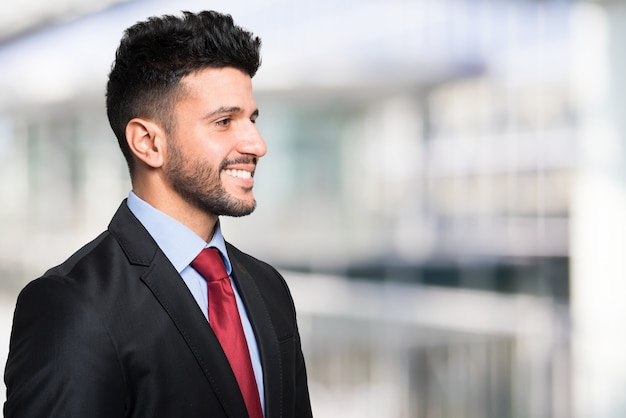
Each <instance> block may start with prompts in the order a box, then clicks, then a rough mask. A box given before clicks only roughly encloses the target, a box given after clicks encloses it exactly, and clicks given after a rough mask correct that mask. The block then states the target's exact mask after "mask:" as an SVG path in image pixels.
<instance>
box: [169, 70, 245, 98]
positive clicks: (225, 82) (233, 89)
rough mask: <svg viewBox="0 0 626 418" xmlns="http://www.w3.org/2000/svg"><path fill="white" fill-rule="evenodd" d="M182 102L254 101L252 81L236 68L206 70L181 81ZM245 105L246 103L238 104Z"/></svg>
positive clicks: (194, 73)
mask: <svg viewBox="0 0 626 418" xmlns="http://www.w3.org/2000/svg"><path fill="white" fill-rule="evenodd" d="M180 86H181V87H182V93H183V94H182V97H181V99H182V100H185V99H191V100H196V101H202V102H205V103H209V102H216V104H218V105H220V106H221V105H224V104H225V103H223V102H224V101H231V100H236V101H238V102H241V101H243V102H246V101H251V100H252V101H253V100H254V99H253V96H252V79H251V78H250V76H249V75H248V74H246V73H244V72H242V71H240V70H238V69H236V68H232V67H224V68H205V69H202V70H199V71H196V72H193V73H191V74H188V75H186V76H185V77H183V78H182V79H181V81H180ZM233 104H235V103H233ZM236 104H238V105H240V106H241V105H243V104H244V103H236Z"/></svg>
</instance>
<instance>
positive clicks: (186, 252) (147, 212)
mask: <svg viewBox="0 0 626 418" xmlns="http://www.w3.org/2000/svg"><path fill="white" fill-rule="evenodd" d="M127 203H128V208H129V209H130V211H131V212H132V213H133V214H134V215H135V216H136V217H137V219H139V222H141V223H142V224H143V226H144V227H145V228H146V230H148V232H149V233H150V235H151V236H152V238H153V239H154V241H155V242H156V243H157V245H158V246H159V248H160V249H161V251H163V253H164V254H165V256H166V257H167V258H168V259H169V260H170V262H171V263H172V264H173V265H174V268H176V270H177V271H178V273H179V274H180V276H181V277H182V279H183V281H184V282H185V284H186V285H187V287H188V288H189V291H190V292H191V294H192V295H193V297H194V298H195V299H196V302H197V303H198V306H199V307H200V309H201V310H202V313H203V314H204V316H205V317H206V318H207V320H208V316H209V312H208V301H207V284H206V280H205V279H204V278H203V277H202V276H201V275H200V274H199V273H198V272H197V271H196V270H195V269H194V268H193V267H191V266H190V264H191V262H192V261H193V259H194V258H196V256H197V255H198V254H200V251H202V250H203V249H204V248H206V247H215V248H217V249H218V250H219V251H220V253H221V255H222V259H223V260H224V264H225V265H226V272H227V273H228V276H229V277H230V282H231V285H232V287H233V291H234V292H235V298H236V300H237V308H238V309H239V316H240V317H241V324H242V325H243V331H244V333H245V335H246V341H247V342H248V351H249V352H250V359H251V360H252V368H253V369H254V377H255V378H256V383H257V387H258V388H259V397H260V398H261V406H262V407H263V412H264V413H265V399H264V396H263V394H264V387H263V369H262V368H261V359H260V356H259V348H258V346H257V343H256V339H255V337H254V331H253V330H252V326H251V325H250V320H249V319H248V314H247V312H246V309H245V307H244V305H243V302H242V301H241V297H240V296H239V292H238V290H237V286H236V285H235V282H234V281H233V278H232V275H231V273H232V266H231V264H230V260H229V259H228V253H227V252H226V243H225V241H224V236H223V235H222V230H221V228H220V223H219V221H218V222H217V224H216V225H215V232H214V233H213V238H211V241H210V242H209V243H208V244H207V243H206V242H205V241H204V240H203V239H202V238H200V237H199V236H198V235H196V233H195V232H193V231H192V230H191V229H189V228H187V227H186V226H185V225H183V224H182V223H180V222H178V221H177V220H175V219H174V218H172V217H170V216H168V215H166V214H165V213H163V212H161V211H159V210H158V209H156V208H154V207H153V206H151V205H150V204H149V203H147V202H145V201H144V200H142V199H141V198H139V197H138V196H137V195H136V194H135V193H134V192H133V191H131V192H130V193H129V194H128V200H127Z"/></svg>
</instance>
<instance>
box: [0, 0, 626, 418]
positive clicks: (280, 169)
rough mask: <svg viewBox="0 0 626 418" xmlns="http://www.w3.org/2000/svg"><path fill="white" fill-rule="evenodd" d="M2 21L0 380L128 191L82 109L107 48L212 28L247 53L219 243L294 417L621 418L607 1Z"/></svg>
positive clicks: (344, 1)
mask: <svg viewBox="0 0 626 418" xmlns="http://www.w3.org/2000/svg"><path fill="white" fill-rule="evenodd" d="M13 3H15V4H13ZM13 3H9V2H3V3H2V4H0V290H1V292H0V311H1V312H0V338H1V340H0V354H2V358H6V352H7V350H8V347H7V346H8V338H9V330H10V322H11V316H12V309H13V305H14V303H15V296H16V294H17V291H18V290H19V289H20V288H21V287H22V286H23V285H24V284H25V283H26V282H28V281H29V280H32V279H33V278H35V277H37V276H38V275H40V274H41V273H42V272H43V271H45V270H46V269H47V268H48V267H50V266H52V265H54V264H56V263H59V262H61V261H63V260H64V259H65V258H66V257H67V256H68V255H69V254H70V253H71V252H73V251H74V250H75V249H77V248H78V247H79V246H81V245H82V244H83V243H85V242H87V241H88V240H90V239H91V238H92V237H94V236H95V235H96V234H97V233H99V232H100V231H102V230H103V229H104V228H106V226H107V223H108V221H109V219H110V217H111V216H112V214H113V212H114V211H115V209H116V208H117V206H118V205H119V203H120V201H121V199H123V198H124V197H125V196H126V195H127V193H128V190H129V187H130V185H129V180H128V175H127V173H126V167H125V163H124V161H123V158H122V156H121V153H120V152H119V151H118V149H117V145H116V141H115V139H114V137H113V134H112V132H111V131H110V128H109V126H108V122H107V120H106V117H105V112H104V86H105V83H106V76H107V73H108V70H109V68H110V65H111V62H112V61H113V57H114V52H115V48H116V46H117V43H118V41H119V39H120V37H121V35H122V31H123V30H124V29H125V28H126V27H128V26H129V25H131V24H133V23H134V22H136V21H138V20H143V19H144V18H146V17H147V16H151V15H159V14H163V13H174V14H177V13H179V11H180V10H184V9H187V10H193V11H198V10H201V9H206V8H212V9H216V10H219V11H223V12H228V13H231V14H232V15H233V16H234V18H235V20H236V21H237V22H238V23H239V24H240V25H242V26H244V27H246V28H248V29H250V30H252V31H253V32H254V33H255V34H258V35H259V36H261V37H262V38H263V43H264V46H263V61H264V63H263V66H262V67H261V70H260V72H259V74H258V75H257V77H255V80H254V83H255V89H256V98H257V103H258V105H259V107H260V109H261V118H260V119H259V121H258V126H259V128H260V129H261V132H262V133H263V134H264V137H265V139H266V142H267V144H268V148H269V153H268V155H267V156H266V157H265V158H264V159H263V160H262V161H261V164H260V167H259V170H258V172H257V182H256V184H257V188H256V190H257V191H256V196H257V200H258V202H259V206H258V209H257V211H256V212H255V213H254V214H253V215H252V216H249V217H247V218H243V219H237V220H235V221H231V220H229V219H225V220H224V221H223V223H224V230H225V235H226V236H227V238H228V239H229V240H230V241H232V242H234V243H236V244H237V245H238V246H239V247H240V248H241V249H243V250H245V251H247V252H250V253H252V254H254V255H256V256H258V257H260V258H263V259H265V260H267V261H269V262H271V263H273V264H274V265H276V266H277V267H279V268H280V270H281V271H282V272H283V273H284V274H285V276H286V278H287V280H288V281H289V283H290V285H291V287H292V291H293V293H294V298H295V301H296V305H297V308H298V310H299V321H300V326H301V333H302V338H303V344H304V350H305V352H306V353H305V354H306V356H307V358H308V368H309V375H310V385H311V395H312V401H313V406H314V412H315V415H316V416H317V417H319V418H324V417H328V418H330V417H342V418H350V417H359V418H367V417H376V418H379V417H385V418H386V417H389V418H409V417H411V418H412V417H418V418H422V417H423V418H447V417H450V418H474V417H480V418H505V417H581V418H582V417H585V418H586V417H594V418H595V417H624V416H626V396H625V395H624V394H623V393H622V392H623V388H624V387H626V356H624V354H623V353H624V352H626V335H625V334H624V333H623V332H622V329H623V326H622V324H623V323H624V322H625V321H626V302H625V300H626V256H624V255H623V254H622V253H623V252H624V249H625V248H626V193H625V192H626V164H625V163H626V140H625V139H624V138H625V134H626V122H625V121H626V118H624V117H622V112H624V110H623V109H625V108H626V100H625V99H624V98H625V97H626V94H625V93H626V75H625V74H626V71H624V70H626V51H624V48H623V47H622V40H623V39H626V29H625V28H626V4H624V3H623V2H621V1H618V0H606V1H582V0H581V1H573V0H571V1H568V0H390V1H384V0H332V1H331V0H318V1H315V2H306V1H302V0H298V1H288V0H255V1H251V0H247V1H246V0H230V1H194V0H181V1H177V2H170V1H165V0H163V1H157V0H153V1H148V0H143V1H142V0H134V1H131V0H127V1H123V0H122V1H120V0H54V1H46V2H43V1H37V0H21V1H20V2H19V4H18V2H13ZM0 399H1V397H0Z"/></svg>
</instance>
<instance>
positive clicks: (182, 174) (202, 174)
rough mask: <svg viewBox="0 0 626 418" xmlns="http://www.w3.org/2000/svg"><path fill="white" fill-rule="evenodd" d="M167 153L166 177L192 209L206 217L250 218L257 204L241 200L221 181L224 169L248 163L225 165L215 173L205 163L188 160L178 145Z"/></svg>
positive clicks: (227, 162)
mask: <svg viewBox="0 0 626 418" xmlns="http://www.w3.org/2000/svg"><path fill="white" fill-rule="evenodd" d="M167 152H168V155H169V161H168V164H167V166H166V168H165V175H166V176H167V179H168V181H169V182H170V185H171V186H172V188H173V189H174V191H175V192H176V193H178V194H179V195H180V196H181V197H182V198H183V200H185V201H186V202H187V203H189V204H190V205H192V206H195V207H196V208H198V209H200V210H202V211H203V212H205V213H209V214H213V215H218V216H221V215H224V216H233V217H240V216H246V215H249V214H251V213H252V212H253V211H254V209H255V208H256V200H254V199H252V200H251V201H248V200H243V199H237V198H236V197H234V196H232V195H231V194H229V193H228V192H227V191H226V190H225V189H224V186H223V185H222V182H221V179H220V172H221V171H222V169H223V168H224V167H226V166H228V165H229V164H236V163H239V162H244V161H224V162H223V163H222V165H221V166H220V167H219V169H218V170H215V169H214V168H212V167H210V166H208V165H207V164H206V163H204V162H202V161H199V160H197V159H194V158H185V156H184V155H183V154H182V153H181V152H180V150H179V149H178V148H177V147H176V145H175V144H174V145H170V144H168V150H167ZM248 160H249V159H246V160H245V162H247V161H248Z"/></svg>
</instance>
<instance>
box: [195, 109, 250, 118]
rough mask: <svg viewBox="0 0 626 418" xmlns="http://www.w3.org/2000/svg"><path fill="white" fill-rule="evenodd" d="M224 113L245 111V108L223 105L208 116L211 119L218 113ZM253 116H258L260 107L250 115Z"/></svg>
mask: <svg viewBox="0 0 626 418" xmlns="http://www.w3.org/2000/svg"><path fill="white" fill-rule="evenodd" d="M224 113H243V109H241V108H240V107H239V106H221V107H219V108H217V109H215V110H214V111H212V112H211V113H209V114H208V115H207V116H206V118H207V119H210V118H212V117H215V116H217V115H221V114H224ZM250 116H251V117H258V116H259V109H255V110H254V112H252V114H251V115H250Z"/></svg>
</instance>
